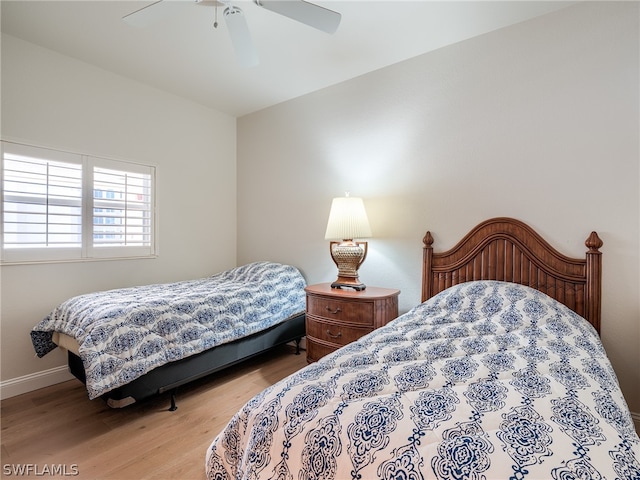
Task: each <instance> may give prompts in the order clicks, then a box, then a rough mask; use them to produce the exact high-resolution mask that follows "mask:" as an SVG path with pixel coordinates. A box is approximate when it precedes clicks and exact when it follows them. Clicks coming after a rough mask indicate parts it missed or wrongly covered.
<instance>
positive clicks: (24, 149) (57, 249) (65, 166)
mask: <svg viewBox="0 0 640 480" xmlns="http://www.w3.org/2000/svg"><path fill="white" fill-rule="evenodd" d="M154 182H155V169H154V168H153V167H150V166H144V165H138V164H132V163H126V162H120V161H115V160H108V159H103V158H98V157H91V156H86V155H78V154H72V153H67V152H59V151H56V150H50V149H45V148H39V147H32V146H27V145H21V144H15V143H10V142H2V182H1V183H2V197H1V202H2V209H1V210H2V222H0V223H1V227H2V235H0V243H1V244H2V261H3V262H20V261H49V260H77V259H86V258H93V257H99V258H110V257H117V258H122V257H132V256H136V257H137V256H149V255H153V254H154V251H155V250H154V227H155V225H154V224H155V222H154V215H155V213H154V208H153V207H154V195H153V192H154Z"/></svg>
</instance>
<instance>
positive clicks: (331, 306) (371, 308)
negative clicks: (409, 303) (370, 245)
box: [305, 283, 400, 363]
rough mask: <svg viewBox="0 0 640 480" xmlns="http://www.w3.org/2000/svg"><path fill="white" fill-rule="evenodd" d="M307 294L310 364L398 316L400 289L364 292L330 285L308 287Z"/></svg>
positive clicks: (370, 288) (308, 354)
mask: <svg viewBox="0 0 640 480" xmlns="http://www.w3.org/2000/svg"><path fill="white" fill-rule="evenodd" d="M305 292H307V320H306V322H307V323H306V328H307V362H309V363H311V362H315V361H317V360H319V359H320V358H322V357H324V356H325V355H327V354H328V353H331V352H333V351H334V350H337V349H338V348H340V347H342V346H344V345H346V344H348V343H351V342H353V341H354V340H357V339H359V338H360V337H362V336H363V335H365V334H367V333H369V332H372V331H373V330H374V329H376V328H378V327H381V326H383V325H386V324H387V323H388V322H390V321H391V320H393V319H394V318H396V317H397V316H398V295H399V294H400V290H395V289H391V288H380V287H367V288H366V289H365V290H361V291H355V290H351V289H339V288H331V284H330V283H319V284H316V285H309V286H308V287H307V288H305Z"/></svg>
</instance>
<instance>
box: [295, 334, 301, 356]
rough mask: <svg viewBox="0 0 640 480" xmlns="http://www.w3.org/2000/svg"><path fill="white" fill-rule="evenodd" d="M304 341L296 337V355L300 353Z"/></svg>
mask: <svg viewBox="0 0 640 480" xmlns="http://www.w3.org/2000/svg"><path fill="white" fill-rule="evenodd" d="M301 341H302V339H301V338H296V355H300V342H301Z"/></svg>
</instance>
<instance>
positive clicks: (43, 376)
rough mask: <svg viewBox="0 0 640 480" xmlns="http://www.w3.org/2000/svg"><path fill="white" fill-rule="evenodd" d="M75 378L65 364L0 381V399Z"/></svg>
mask: <svg viewBox="0 0 640 480" xmlns="http://www.w3.org/2000/svg"><path fill="white" fill-rule="evenodd" d="M73 378H75V377H74V376H73V375H71V373H69V368H68V367H67V366H66V365H63V366H60V367H55V368H50V369H49V370H44V371H42V372H38V373H31V374H29V375H24V376H22V377H18V378H12V379H10V380H6V381H4V382H0V399H1V400H4V399H5V398H11V397H15V396H16V395H22V394H23V393H28V392H32V391H34V390H38V389H40V388H44V387H49V386H51V385H55V384H56V383H62V382H66V381H67V380H71V379H73Z"/></svg>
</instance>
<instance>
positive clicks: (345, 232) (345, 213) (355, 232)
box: [324, 197, 371, 240]
mask: <svg viewBox="0 0 640 480" xmlns="http://www.w3.org/2000/svg"><path fill="white" fill-rule="evenodd" d="M367 237H371V227H370V226H369V219H368V218H367V212H366V210H365V209H364V202H363V201H362V199H361V198H358V197H339V198H334V199H333V201H332V202H331V211H330V212H329V221H328V222H327V231H326V232H325V234H324V238H325V240H347V239H348V240H353V239H354V238H367Z"/></svg>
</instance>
